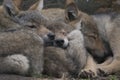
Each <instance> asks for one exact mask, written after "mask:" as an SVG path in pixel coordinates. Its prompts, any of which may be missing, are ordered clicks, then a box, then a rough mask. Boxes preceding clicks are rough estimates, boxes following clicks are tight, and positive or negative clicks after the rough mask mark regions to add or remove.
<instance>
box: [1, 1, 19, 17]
mask: <svg viewBox="0 0 120 80" xmlns="http://www.w3.org/2000/svg"><path fill="white" fill-rule="evenodd" d="M3 8H4V10H5V14H6V15H8V16H10V17H13V16H15V15H17V13H18V12H19V10H18V8H17V7H16V6H15V4H14V2H13V1H12V0H4V2H3Z"/></svg>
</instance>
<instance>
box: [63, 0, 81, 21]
mask: <svg viewBox="0 0 120 80" xmlns="http://www.w3.org/2000/svg"><path fill="white" fill-rule="evenodd" d="M78 13H79V10H78V7H77V5H76V4H75V1H74V0H66V9H65V18H66V20H68V21H74V20H76V19H77V18H78V16H79V14H78Z"/></svg>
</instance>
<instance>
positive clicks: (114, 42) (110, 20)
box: [94, 14, 120, 75]
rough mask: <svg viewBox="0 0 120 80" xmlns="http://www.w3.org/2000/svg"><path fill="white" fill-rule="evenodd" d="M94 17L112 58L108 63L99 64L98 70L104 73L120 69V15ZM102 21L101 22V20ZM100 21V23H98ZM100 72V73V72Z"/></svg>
mask: <svg viewBox="0 0 120 80" xmlns="http://www.w3.org/2000/svg"><path fill="white" fill-rule="evenodd" d="M94 19H95V21H96V23H97V25H98V29H99V31H100V34H101V36H102V37H103V39H104V40H105V41H106V42H107V43H108V44H109V45H110V48H111V50H112V53H113V60H112V62H111V63H110V64H107V65H103V66H100V67H99V68H100V72H104V75H108V74H112V73H116V72H119V71H120V67H119V65H120V61H119V55H120V54H119V40H120V38H119V35H118V33H119V31H120V29H119V26H120V15H119V14H112V15H100V16H94ZM101 21H102V22H101ZM100 22H101V23H100ZM101 74H102V73H101Z"/></svg>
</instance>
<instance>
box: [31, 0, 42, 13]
mask: <svg viewBox="0 0 120 80" xmlns="http://www.w3.org/2000/svg"><path fill="white" fill-rule="evenodd" d="M43 7H44V1H43V0H39V1H38V2H37V3H35V4H33V5H32V6H31V7H30V8H29V10H39V11H41V10H42V9H43Z"/></svg>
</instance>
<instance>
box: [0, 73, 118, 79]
mask: <svg viewBox="0 0 120 80" xmlns="http://www.w3.org/2000/svg"><path fill="white" fill-rule="evenodd" d="M0 80H120V75H110V76H108V77H99V78H94V79H74V78H71V79H70V78H69V79H68V78H61V79H57V78H33V77H23V76H18V75H5V74H3V75H0Z"/></svg>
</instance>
